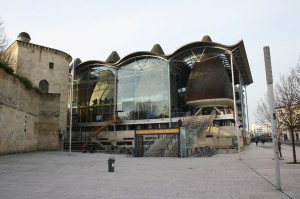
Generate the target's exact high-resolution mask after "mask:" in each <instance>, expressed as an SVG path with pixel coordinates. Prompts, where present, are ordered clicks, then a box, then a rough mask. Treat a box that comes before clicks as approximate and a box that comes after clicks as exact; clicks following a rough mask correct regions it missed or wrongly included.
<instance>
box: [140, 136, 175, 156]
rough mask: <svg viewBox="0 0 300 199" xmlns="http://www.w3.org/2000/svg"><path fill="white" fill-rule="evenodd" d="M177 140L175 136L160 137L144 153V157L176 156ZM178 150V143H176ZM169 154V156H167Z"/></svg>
mask: <svg viewBox="0 0 300 199" xmlns="http://www.w3.org/2000/svg"><path fill="white" fill-rule="evenodd" d="M176 143H177V140H175V136H174V135H171V136H167V137H165V138H162V139H158V140H156V141H155V142H154V144H153V145H152V146H151V147H150V148H149V149H148V150H147V151H146V152H145V153H144V157H177V156H178V152H177V151H176V150H175V148H176V147H175V145H177V144H176ZM177 150H178V145H177ZM169 155H170V156H169Z"/></svg>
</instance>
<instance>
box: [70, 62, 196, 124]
mask: <svg viewBox="0 0 300 199" xmlns="http://www.w3.org/2000/svg"><path fill="white" fill-rule="evenodd" d="M189 73H190V70H187V71H183V70H182V68H180V67H178V66H177V65H176V64H175V63H171V64H170V62H169V61H167V60H164V59H161V58H156V57H136V58H135V59H131V60H130V61H126V62H124V63H121V64H120V66H118V68H114V67H108V66H104V65H103V66H95V65H89V66H88V67H86V68H85V69H84V70H82V71H81V72H80V71H79V72H77V73H76V78H75V80H74V83H73V92H74V97H73V118H74V120H75V122H77V123H85V122H101V121H106V120H107V119H108V118H109V117H110V116H111V115H114V114H115V113H116V112H118V116H119V117H120V118H121V119H122V120H143V119H159V118H170V117H181V116H183V115H184V114H185V113H186V112H187V111H188V108H187V107H186V104H185V91H186V85H187V80H188V76H189Z"/></svg>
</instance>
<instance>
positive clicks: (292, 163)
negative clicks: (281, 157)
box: [287, 162, 300, 164]
mask: <svg viewBox="0 0 300 199" xmlns="http://www.w3.org/2000/svg"><path fill="white" fill-rule="evenodd" d="M287 164H300V162H296V163H295V162H288V163H287Z"/></svg>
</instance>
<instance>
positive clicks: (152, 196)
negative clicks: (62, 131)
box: [0, 143, 300, 199]
mask: <svg viewBox="0 0 300 199" xmlns="http://www.w3.org/2000/svg"><path fill="white" fill-rule="evenodd" d="M282 153H283V156H284V159H283V160H280V169H281V185H282V191H279V190H277V189H276V187H275V186H274V184H275V182H276V181H275V170H274V161H273V160H272V156H273V151H272V145H271V143H265V144H264V145H262V144H261V143H260V144H259V146H258V147H256V146H255V144H251V145H249V146H247V149H246V150H244V151H243V152H241V160H239V155H238V154H217V155H215V156H213V157H201V158H200V157H188V158H165V157H164V158H157V157H155V158H154V157H153V158H131V157H126V156H125V155H113V156H114V158H115V159H116V163H115V172H108V163H107V162H108V161H107V160H108V158H109V157H111V156H112V155H110V154H104V153H94V154H90V153H87V154H83V153H79V152H72V154H71V156H69V153H68V152H34V153H23V154H14V155H5V156H0V199H51V198H57V199H63V198H64V199H69V198H70V199H82V198H85V199H94V198H97V199H99V198H110V199H172V198H182V199H201V198H203V199H204V198H205V199H206V198H208V199H214V198H222V199H227V198H228V199H229V198H230V199H232V198H236V199H240V198H246V199H248V198H249V199H250V198H259V199H261V198H264V199H277V198H281V199H289V198H293V199H299V198H300V189H299V188H300V165H299V164H298V165H292V164H287V162H292V148H291V146H289V145H283V146H282ZM299 153H300V150H299V147H297V158H298V160H300V155H299Z"/></svg>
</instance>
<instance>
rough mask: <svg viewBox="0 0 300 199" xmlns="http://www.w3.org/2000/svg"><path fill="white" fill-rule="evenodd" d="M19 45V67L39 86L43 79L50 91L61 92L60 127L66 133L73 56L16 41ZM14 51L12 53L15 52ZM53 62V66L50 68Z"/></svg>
mask: <svg viewBox="0 0 300 199" xmlns="http://www.w3.org/2000/svg"><path fill="white" fill-rule="evenodd" d="M15 42H16V45H17V47H16V48H15V50H18V52H17V69H16V73H17V74H21V75H23V76H25V77H27V78H28V79H30V81H31V82H32V83H33V84H34V85H35V86H37V87H39V82H40V81H41V80H46V81H47V82H48V83H49V91H48V92H49V93H60V94H61V97H60V113H61V114H60V116H59V117H60V118H59V129H60V131H62V132H64V133H66V129H67V126H66V124H67V111H68V109H67V104H68V74H69V63H70V62H71V60H72V58H71V56H69V55H68V54H66V53H64V52H62V51H59V50H55V49H52V48H48V47H44V46H40V45H36V44H32V43H26V42H21V41H15ZM13 52H14V51H12V52H11V53H13ZM50 62H52V63H53V64H54V65H53V68H49V63H50Z"/></svg>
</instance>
